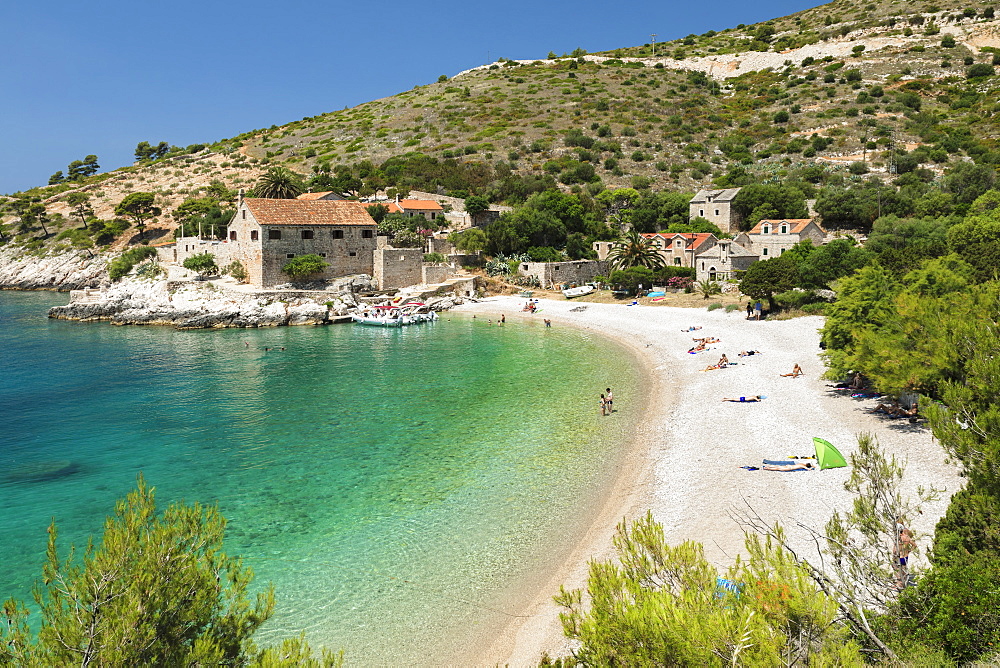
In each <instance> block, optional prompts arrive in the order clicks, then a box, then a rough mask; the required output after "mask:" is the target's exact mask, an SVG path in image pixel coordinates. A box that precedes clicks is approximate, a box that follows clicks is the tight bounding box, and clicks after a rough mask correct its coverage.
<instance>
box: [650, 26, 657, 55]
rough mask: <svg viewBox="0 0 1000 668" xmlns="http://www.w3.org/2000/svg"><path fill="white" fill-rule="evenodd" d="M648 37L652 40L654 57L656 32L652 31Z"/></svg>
mask: <svg viewBox="0 0 1000 668" xmlns="http://www.w3.org/2000/svg"><path fill="white" fill-rule="evenodd" d="M649 38H650V39H651V40H653V58H656V33H655V32H654V33H653V34H652V35H650V36H649Z"/></svg>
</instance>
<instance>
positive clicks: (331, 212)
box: [243, 198, 375, 227]
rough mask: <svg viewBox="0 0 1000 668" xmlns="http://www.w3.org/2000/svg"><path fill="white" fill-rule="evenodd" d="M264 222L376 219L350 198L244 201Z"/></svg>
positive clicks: (343, 222) (372, 223) (355, 222)
mask: <svg viewBox="0 0 1000 668" xmlns="http://www.w3.org/2000/svg"><path fill="white" fill-rule="evenodd" d="M243 202H244V204H246V206H247V208H248V209H250V212H251V213H252V214H253V217H254V218H256V219H257V222H258V223H260V224H261V225H312V226H316V225H370V226H372V227H374V226H375V221H374V220H372V217H371V216H370V215H368V209H366V208H365V206H364V204H362V203H361V202H353V201H349V200H327V199H320V200H300V199H259V198H247V199H245V200H243Z"/></svg>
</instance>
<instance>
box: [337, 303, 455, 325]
mask: <svg viewBox="0 0 1000 668" xmlns="http://www.w3.org/2000/svg"><path fill="white" fill-rule="evenodd" d="M353 318H354V322H357V323H360V324H362V325H370V326H373V327H403V326H404V325H415V324H417V323H420V322H432V321H434V320H437V319H438V314H437V313H435V312H434V311H431V310H430V309H429V308H427V307H426V306H425V305H424V304H414V303H410V304H404V305H402V306H372V307H370V308H368V309H365V310H364V311H362V312H361V313H355V314H354V316H353Z"/></svg>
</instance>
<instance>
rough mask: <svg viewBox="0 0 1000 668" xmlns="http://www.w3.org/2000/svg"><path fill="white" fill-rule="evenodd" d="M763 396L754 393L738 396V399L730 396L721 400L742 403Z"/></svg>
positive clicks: (757, 399) (756, 399)
mask: <svg viewBox="0 0 1000 668" xmlns="http://www.w3.org/2000/svg"><path fill="white" fill-rule="evenodd" d="M763 398H764V397H763V396H761V395H759V394H755V395H753V396H749V397H739V398H738V399H733V398H730V397H724V398H723V399H722V400H723V401H736V402H739V403H741V404H744V403H751V402H754V401H760V400H761V399H763Z"/></svg>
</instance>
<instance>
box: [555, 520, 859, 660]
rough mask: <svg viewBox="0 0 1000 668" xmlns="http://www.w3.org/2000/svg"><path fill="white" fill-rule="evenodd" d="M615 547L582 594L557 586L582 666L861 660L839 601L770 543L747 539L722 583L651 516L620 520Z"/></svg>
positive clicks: (593, 569)
mask: <svg viewBox="0 0 1000 668" xmlns="http://www.w3.org/2000/svg"><path fill="white" fill-rule="evenodd" d="M780 535H783V534H780V530H779V536H780ZM614 543H615V547H616V548H617V549H618V553H619V558H620V565H619V564H616V563H613V562H591V564H590V575H589V577H588V579H587V587H586V596H584V592H583V591H581V590H572V591H568V590H565V589H562V590H561V592H560V594H559V596H557V597H556V601H557V602H558V603H559V604H560V605H561V606H562V607H563V608H564V612H563V613H561V614H560V618H561V619H562V623H563V629H564V631H565V633H566V635H567V636H569V637H570V638H573V639H575V640H577V641H579V642H580V647H579V649H577V650H576V651H575V652H574V658H575V659H576V660H577V662H578V663H579V664H580V665H585V666H654V665H661V666H662V665H678V666H679V665H684V666H735V665H746V666H786V665H806V664H808V665H837V666H861V665H863V663H864V662H863V660H862V658H861V655H860V652H859V647H858V645H857V644H856V643H855V642H854V641H853V640H852V639H851V637H850V633H849V631H848V630H847V628H845V627H844V626H843V625H841V624H838V623H837V617H838V607H837V604H836V603H835V602H834V601H833V600H832V599H830V598H829V597H828V596H826V595H825V594H824V593H823V592H822V591H821V590H820V588H819V587H817V585H816V584H815V583H814V582H813V580H812V579H811V577H810V575H809V572H808V571H807V570H806V569H805V568H803V567H802V566H800V565H799V564H797V563H796V562H795V560H794V559H793V558H792V557H791V555H790V554H789V553H788V552H787V551H786V550H784V549H782V548H781V546H780V545H779V543H778V542H777V541H774V540H772V539H771V538H770V537H767V538H761V537H759V536H757V535H754V534H750V535H748V536H747V540H746V552H747V555H748V556H747V559H746V560H745V561H744V560H738V561H737V563H736V564H735V565H734V566H733V567H732V568H730V569H729V571H728V573H727V574H726V578H725V580H720V579H719V573H718V572H717V571H716V569H715V567H714V566H712V565H711V564H710V563H709V562H708V560H707V559H706V558H705V555H704V553H703V548H702V546H701V545H700V544H698V543H695V542H693V541H685V542H683V543H681V544H680V545H677V546H671V545H669V544H667V540H666V537H665V536H664V533H663V527H662V526H660V525H659V524H657V523H656V522H654V521H653V519H652V515H651V514H647V515H646V517H644V518H642V519H640V520H638V521H636V522H634V523H632V524H631V525H628V524H626V523H622V524H620V525H619V526H618V532H617V534H616V536H615V539H614ZM585 600H586V601H587V603H588V604H587V605H585V604H584V603H585Z"/></svg>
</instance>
